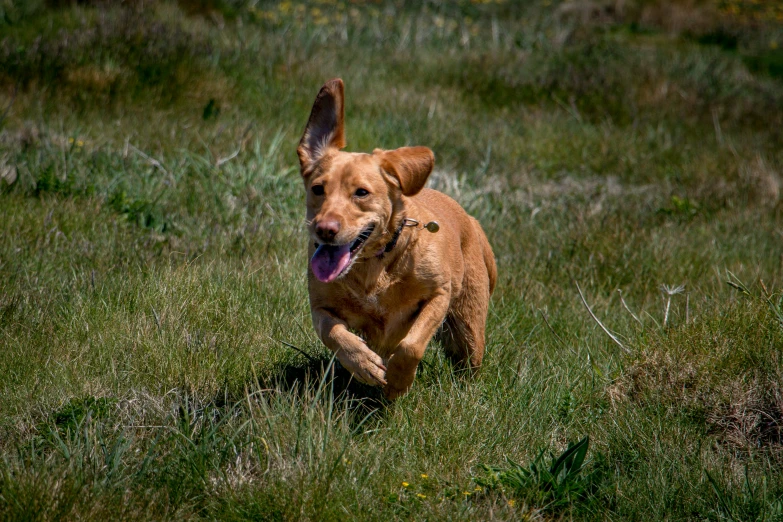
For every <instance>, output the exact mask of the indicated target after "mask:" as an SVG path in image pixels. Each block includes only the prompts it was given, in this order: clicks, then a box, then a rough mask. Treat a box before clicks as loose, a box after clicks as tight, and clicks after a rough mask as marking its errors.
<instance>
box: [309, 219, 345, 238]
mask: <svg viewBox="0 0 783 522" xmlns="http://www.w3.org/2000/svg"><path fill="white" fill-rule="evenodd" d="M339 231H340V222H339V221H335V220H324V221H319V222H318V223H316V224H315V235H317V236H318V237H319V238H321V239H323V240H324V241H332V240H333V239H334V236H336V235H337V233H338V232H339Z"/></svg>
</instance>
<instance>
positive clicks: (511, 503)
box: [508, 498, 515, 507]
mask: <svg viewBox="0 0 783 522" xmlns="http://www.w3.org/2000/svg"><path fill="white" fill-rule="evenodd" d="M514 504H515V502H514V499H513V498H512V499H511V500H509V501H508V507H514Z"/></svg>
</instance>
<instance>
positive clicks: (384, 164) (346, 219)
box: [297, 79, 435, 283]
mask: <svg viewBox="0 0 783 522" xmlns="http://www.w3.org/2000/svg"><path fill="white" fill-rule="evenodd" d="M343 102H344V98H343V81H342V80H340V79H335V80H331V81H329V82H327V83H326V84H325V85H324V86H323V87H321V91H320V92H319V93H318V96H317V97H316V98H315V103H314V104H313V110H312V112H311V113H310V119H309V120H308V122H307V127H306V128H305V131H304V135H303V136H302V139H301V141H300V142H299V148H298V149H297V153H298V154H299V163H300V166H301V172H302V178H303V179H304V183H305V189H306V191H307V223H308V229H309V232H310V237H311V238H312V240H313V242H314V243H315V245H316V251H315V253H314V254H313V257H312V259H311V260H310V265H311V267H312V270H313V274H314V275H315V276H316V278H318V280H319V281H322V282H324V283H328V282H331V281H334V280H335V279H337V278H338V277H340V276H341V275H344V274H345V273H347V272H348V270H350V268H351V266H352V265H353V263H354V262H355V261H356V260H357V259H359V258H361V257H371V256H375V255H377V254H378V253H379V252H382V251H383V249H384V247H385V246H386V244H387V243H388V242H389V241H391V239H392V237H393V236H394V233H395V232H396V229H397V227H398V226H399V225H400V223H401V222H402V221H401V220H402V218H403V216H402V215H401V209H402V207H403V198H404V197H405V196H413V195H415V194H417V193H418V192H419V191H420V190H421V189H422V187H424V184H425V183H426V181H427V177H428V176H429V175H430V172H431V171H432V167H433V166H434V164H435V156H434V155H433V153H432V151H431V150H430V149H428V148H427V147H403V148H400V149H396V150H380V149H375V150H374V151H373V153H372V154H361V153H353V152H343V151H341V150H340V149H342V148H343V147H345V126H344V119H345V111H344V103H343Z"/></svg>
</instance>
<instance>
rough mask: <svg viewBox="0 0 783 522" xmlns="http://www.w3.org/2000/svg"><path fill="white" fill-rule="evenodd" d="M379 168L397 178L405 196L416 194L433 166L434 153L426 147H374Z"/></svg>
mask: <svg viewBox="0 0 783 522" xmlns="http://www.w3.org/2000/svg"><path fill="white" fill-rule="evenodd" d="M373 154H376V155H378V157H379V158H380V164H381V168H382V169H383V170H385V171H386V172H388V173H389V174H391V175H392V176H394V177H395V178H397V181H399V183H400V189H402V193H403V194H405V195H406V196H413V195H415V194H418V193H419V191H420V190H421V189H423V188H424V184H425V183H427V178H428V177H429V175H430V172H432V167H434V166H435V154H433V153H432V151H431V150H430V149H428V148H427V147H402V148H399V149H395V150H380V149H375V150H374V151H373Z"/></svg>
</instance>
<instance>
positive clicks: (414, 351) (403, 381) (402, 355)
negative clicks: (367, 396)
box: [383, 291, 451, 399]
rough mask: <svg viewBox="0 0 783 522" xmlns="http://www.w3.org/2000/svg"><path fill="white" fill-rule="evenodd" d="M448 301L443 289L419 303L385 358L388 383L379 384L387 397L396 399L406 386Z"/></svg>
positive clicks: (441, 319) (411, 382)
mask: <svg viewBox="0 0 783 522" xmlns="http://www.w3.org/2000/svg"><path fill="white" fill-rule="evenodd" d="M450 302H451V297H450V295H449V293H448V292H446V291H443V292H441V293H439V294H437V295H436V296H435V297H433V298H432V299H430V300H429V301H427V302H426V303H425V304H424V306H422V308H421V310H420V311H419V315H418V316H417V317H416V320H415V321H414V322H413V326H411V328H410V330H408V333H407V334H406V335H405V337H404V338H403V340H402V341H400V344H399V345H398V346H397V349H396V350H395V351H394V353H393V354H392V356H391V357H390V358H389V361H388V365H389V368H388V370H387V372H386V380H387V381H388V384H387V385H386V386H385V387H384V388H383V393H384V395H386V397H387V398H389V399H396V398H397V397H400V396H401V395H404V394H405V393H407V391H408V390H409V389H410V387H411V385H412V384H413V378H414V377H415V376H416V368H417V367H418V365H419V361H421V359H422V357H424V350H426V348H427V344H429V342H430V339H432V336H434V335H435V332H437V331H438V328H439V327H440V325H441V324H442V323H443V320H444V319H445V318H446V313H447V312H448V311H449V303H450Z"/></svg>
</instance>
